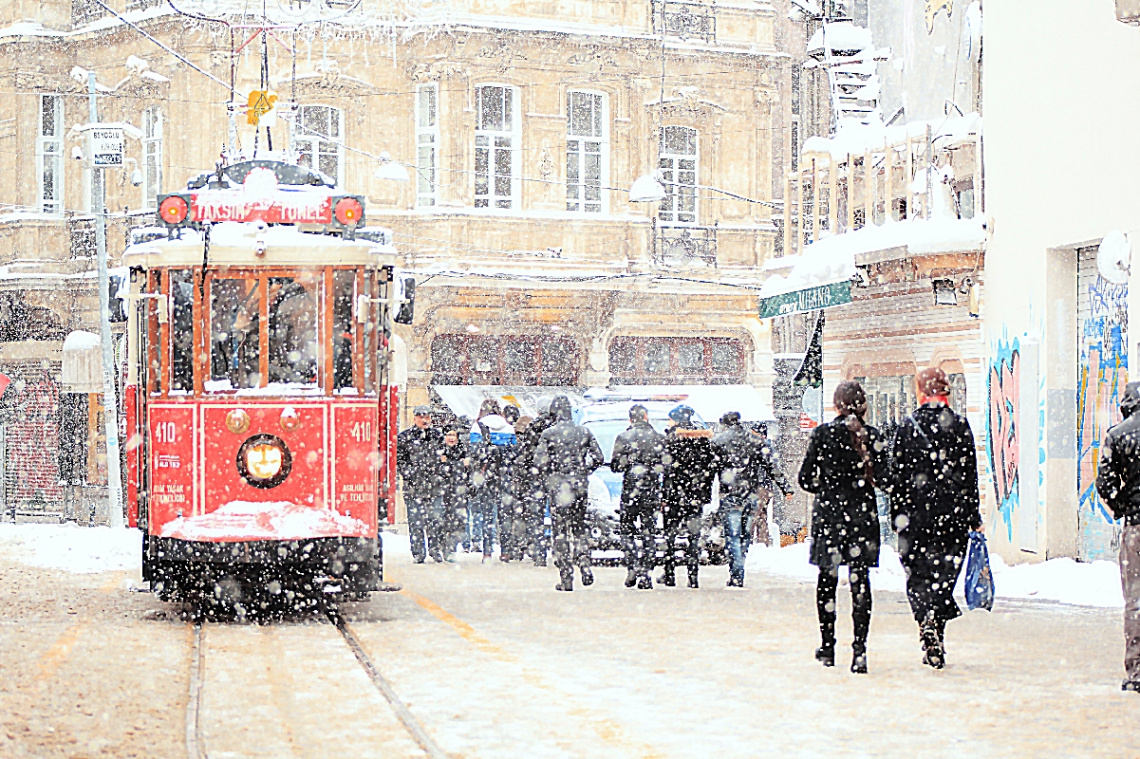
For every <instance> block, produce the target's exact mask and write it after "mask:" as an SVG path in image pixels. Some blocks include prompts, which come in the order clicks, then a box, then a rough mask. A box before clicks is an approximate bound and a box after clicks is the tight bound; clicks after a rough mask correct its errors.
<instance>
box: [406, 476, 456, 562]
mask: <svg viewBox="0 0 1140 759" xmlns="http://www.w3.org/2000/svg"><path fill="white" fill-rule="evenodd" d="M404 504H405V505H406V506H407V508H408V537H409V541H410V543H411V546H412V557H413V558H414V559H415V560H416V561H418V562H421V563H422V562H423V561H424V559H425V558H426V557H427V556H429V555H430V556H431V557H432V558H434V559H439V560H442V558H443V546H444V536H445V535H446V534H447V524H446V522H447V520H446V517H445V514H444V509H443V498H442V497H441V496H438V495H433V494H430V493H415V492H410V493H409V492H405V493H404Z"/></svg>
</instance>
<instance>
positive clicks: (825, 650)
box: [815, 643, 835, 667]
mask: <svg viewBox="0 0 1140 759" xmlns="http://www.w3.org/2000/svg"><path fill="white" fill-rule="evenodd" d="M815 660H816V661H817V662H820V663H821V664H823V666H825V667H834V666H835V644H834V643H830V644H829V643H824V644H823V645H822V646H820V647H819V648H817V649H816V650H815Z"/></svg>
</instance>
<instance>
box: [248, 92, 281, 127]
mask: <svg viewBox="0 0 1140 759" xmlns="http://www.w3.org/2000/svg"><path fill="white" fill-rule="evenodd" d="M276 103H277V93H276V92H273V91H272V90H254V91H253V92H251V93H249V107H248V109H247V110H246V112H245V120H246V123H248V124H253V125H254V126H257V124H258V122H260V121H261V117H262V116H264V115H265V114H267V113H271V112H272V111H273V108H274V106H275V105H276Z"/></svg>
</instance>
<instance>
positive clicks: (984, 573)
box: [966, 530, 994, 611]
mask: <svg viewBox="0 0 1140 759" xmlns="http://www.w3.org/2000/svg"><path fill="white" fill-rule="evenodd" d="M966 605H967V606H969V607H970V610H971V611H972V610H974V609H985V610H986V611H990V610H991V609H993V608H994V576H993V574H992V573H991V572H990V552H989V550H988V549H987V548H986V536H985V535H983V534H982V533H980V532H974V531H973V530H971V531H970V547H969V551H968V553H967V554H966Z"/></svg>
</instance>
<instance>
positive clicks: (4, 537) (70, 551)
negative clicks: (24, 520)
mask: <svg viewBox="0 0 1140 759" xmlns="http://www.w3.org/2000/svg"><path fill="white" fill-rule="evenodd" d="M0 546H3V548H0V551H2V552H3V553H4V554H5V555H6V556H8V557H9V558H12V559H15V560H16V561H19V562H20V563H22V564H28V565H31V566H34V567H44V568H47V569H62V570H64V571H66V572H74V573H76V574H93V573H96V572H114V571H122V570H130V569H134V568H136V567H138V566H139V561H140V557H141V555H142V533H141V532H139V531H138V530H132V529H129V528H125V527H124V528H119V529H112V528H110V527H79V526H77V525H75V524H7V523H0Z"/></svg>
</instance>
